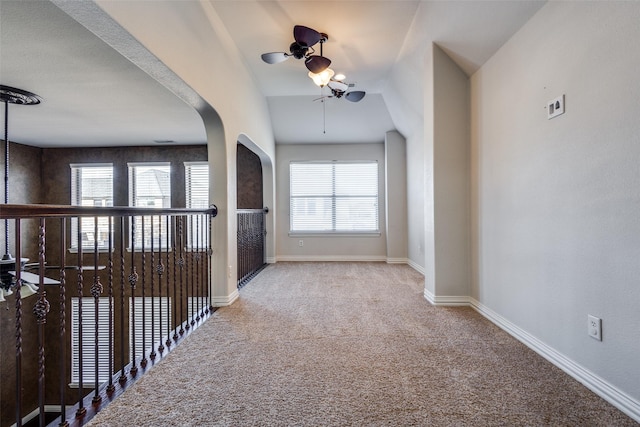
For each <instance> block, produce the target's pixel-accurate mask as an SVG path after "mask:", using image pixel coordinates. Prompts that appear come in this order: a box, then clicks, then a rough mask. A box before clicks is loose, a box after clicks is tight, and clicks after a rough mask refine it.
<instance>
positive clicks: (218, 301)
mask: <svg viewBox="0 0 640 427" xmlns="http://www.w3.org/2000/svg"><path fill="white" fill-rule="evenodd" d="M238 297H240V293H239V292H238V290H237V289H234V290H233V292H231V294H229V295H227V296H221V297H212V298H211V305H213V306H214V307H226V306H228V305H231V304H233V303H234V302H235V300H237V299H238Z"/></svg>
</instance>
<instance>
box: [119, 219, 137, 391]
mask: <svg viewBox="0 0 640 427" xmlns="http://www.w3.org/2000/svg"><path fill="white" fill-rule="evenodd" d="M124 224H125V217H124V216H121V217H120V365H121V369H120V378H118V382H119V383H120V385H121V386H123V385H124V384H125V383H126V382H127V374H126V373H125V371H124V367H125V364H126V362H125V360H126V359H125V357H124V272H125V267H124V237H125V229H124ZM133 244H134V242H131V249H133Z"/></svg>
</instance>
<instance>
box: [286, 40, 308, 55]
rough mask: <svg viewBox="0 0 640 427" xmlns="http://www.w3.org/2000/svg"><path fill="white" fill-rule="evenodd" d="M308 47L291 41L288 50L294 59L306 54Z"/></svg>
mask: <svg viewBox="0 0 640 427" xmlns="http://www.w3.org/2000/svg"><path fill="white" fill-rule="evenodd" d="M308 50H309V48H308V47H306V46H302V45H300V44H299V43H298V42H293V43H291V46H289V51H290V52H291V54H292V55H293V57H294V58H296V59H302V58H304V57H305V56H306V55H307V51H308Z"/></svg>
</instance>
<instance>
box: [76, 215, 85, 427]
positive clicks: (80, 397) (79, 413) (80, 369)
mask: <svg viewBox="0 0 640 427" xmlns="http://www.w3.org/2000/svg"><path fill="white" fill-rule="evenodd" d="M77 221H78V253H77V256H78V409H77V410H76V418H81V417H83V416H84V415H85V414H86V413H87V409H86V408H85V407H84V401H83V398H84V383H83V380H84V372H83V363H82V362H83V360H82V359H83V357H84V355H83V352H82V298H83V296H84V295H83V292H84V291H83V287H84V278H83V271H82V249H83V248H82V218H79V217H78V218H77Z"/></svg>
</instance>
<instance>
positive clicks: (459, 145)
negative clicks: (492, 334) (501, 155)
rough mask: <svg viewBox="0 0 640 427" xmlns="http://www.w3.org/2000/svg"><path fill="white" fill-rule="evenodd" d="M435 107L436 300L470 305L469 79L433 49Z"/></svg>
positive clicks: (433, 156) (440, 52) (449, 60)
mask: <svg viewBox="0 0 640 427" xmlns="http://www.w3.org/2000/svg"><path fill="white" fill-rule="evenodd" d="M428 101H429V100H428V99H427V100H425V102H428ZM431 102H432V103H433V130H432V133H433V145H432V150H433V153H430V155H431V156H432V158H433V165H432V167H433V217H434V220H433V221H434V225H435V227H434V231H433V239H434V242H433V247H434V257H435V263H434V268H435V287H434V289H433V296H432V298H434V299H433V302H436V303H437V302H446V303H449V304H451V303H455V302H460V303H466V301H467V300H466V298H458V297H460V296H464V297H466V296H468V295H469V291H470V282H471V268H470V260H471V252H470V251H471V244H470V232H471V231H470V206H469V198H470V193H469V191H470V189H469V179H470V172H469V167H470V161H469V151H470V134H469V132H470V130H469V117H470V115H469V79H468V77H467V75H466V74H465V73H464V72H463V71H462V69H460V67H458V65H456V64H455V63H454V62H453V60H452V59H451V58H450V57H449V56H448V55H447V54H446V53H444V51H443V50H442V49H441V48H440V47H438V46H435V45H434V46H433V98H432V100H431ZM425 108H426V107H425ZM430 236H431V234H430ZM430 299H431V297H430Z"/></svg>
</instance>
